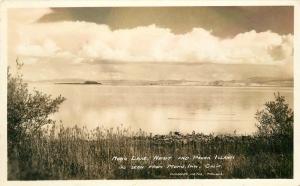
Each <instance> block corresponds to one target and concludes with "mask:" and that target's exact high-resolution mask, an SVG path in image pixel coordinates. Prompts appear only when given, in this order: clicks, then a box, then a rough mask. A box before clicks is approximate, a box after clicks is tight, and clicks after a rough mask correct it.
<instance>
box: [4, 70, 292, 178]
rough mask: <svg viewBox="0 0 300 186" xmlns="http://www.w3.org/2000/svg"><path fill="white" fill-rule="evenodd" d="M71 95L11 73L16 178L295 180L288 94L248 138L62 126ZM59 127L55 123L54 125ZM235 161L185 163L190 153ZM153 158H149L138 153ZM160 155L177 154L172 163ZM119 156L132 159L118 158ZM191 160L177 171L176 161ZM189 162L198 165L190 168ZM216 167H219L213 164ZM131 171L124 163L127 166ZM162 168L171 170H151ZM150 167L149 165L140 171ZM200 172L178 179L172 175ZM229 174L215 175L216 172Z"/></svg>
mask: <svg viewBox="0 0 300 186" xmlns="http://www.w3.org/2000/svg"><path fill="white" fill-rule="evenodd" d="M64 100H65V99H64V98H63V97H61V96H59V97H57V98H51V96H49V95H46V94H43V93H41V92H38V91H34V92H33V93H32V92H29V91H28V88H27V85H26V84H25V83H24V82H23V81H22V76H21V75H20V74H18V75H17V76H16V77H13V76H12V75H11V74H10V73H8V106H7V109H8V150H9V152H8V179H9V180H37V179H145V178H147V179H150V178H152V179H157V178H166V179H167V178H292V176H293V137H292V136H293V135H292V134H293V112H292V110H291V109H289V108H288V105H287V104H286V103H285V99H284V97H283V96H280V95H279V94H276V95H275V101H270V102H267V103H266V104H265V106H266V107H265V109H263V110H261V111H258V112H257V113H256V118H257V120H258V122H259V123H258V124H257V127H258V133H257V134H254V135H248V136H240V135H213V134H211V135H204V134H196V133H192V134H185V135H183V134H180V133H178V132H176V133H170V134H169V135H154V136H153V135H152V134H147V133H145V132H143V131H141V130H140V131H138V132H135V131H129V130H128V129H126V128H119V127H117V128H115V129H113V128H110V129H106V128H101V127H98V128H96V129H94V130H87V129H86V128H85V127H83V128H79V127H77V126H74V127H72V128H64V126H63V125H60V126H57V125H56V124H55V122H54V121H53V120H51V119H49V117H48V116H49V115H50V114H52V113H54V112H56V111H58V106H59V104H61V103H62V102H63V101H64ZM49 124H52V125H49ZM194 155H195V156H202V157H205V156H206V157H215V155H217V156H234V159H229V160H226V161H225V160H224V159H218V158H217V159H211V160H208V159H201V160H197V161H195V160H193V159H191V158H190V159H186V160H179V159H178V158H179V157H186V156H190V157H191V156H194ZM133 156H134V157H144V156H146V157H149V158H148V159H146V160H144V161H135V160H132V159H131V158H132V157H133ZM154 156H161V157H162V156H165V157H166V156H173V157H172V159H170V160H168V161H160V160H154V159H153V157H154ZM114 157H127V158H128V160H126V161H115V160H113V159H114ZM170 164H171V165H184V166H186V167H184V168H181V169H170V168H167V167H168V165H170ZM189 164H194V165H197V166H198V168H187V167H188V165H189ZM208 164H211V165H220V166H219V167H206V166H207V165H208ZM121 165H122V166H125V167H126V168H125V169H123V168H120V166H121ZM149 165H162V166H163V168H159V169H156V168H149ZM132 166H144V167H145V168H144V169H132ZM176 172H177V173H178V172H183V173H193V172H199V173H202V174H203V175H198V176H197V175H192V174H187V175H184V176H178V175H177V176H176V175H175V176H171V173H176ZM211 172H212V173H222V174H221V175H211V174H209V173H211Z"/></svg>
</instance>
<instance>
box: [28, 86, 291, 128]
mask: <svg viewBox="0 0 300 186" xmlns="http://www.w3.org/2000/svg"><path fill="white" fill-rule="evenodd" d="M30 86H31V87H33V86H34V87H36V88H37V89H39V90H42V91H44V92H47V93H50V94H52V95H59V94H61V95H63V96H64V97H66V98H67V100H66V102H64V103H63V104H62V105H61V107H60V110H59V112H58V113H56V114H55V115H54V116H53V117H54V118H55V119H58V120H62V122H63V124H64V125H66V126H73V125H75V124H76V125H79V126H83V125H85V126H87V127H88V128H94V127H96V126H99V125H102V126H104V127H115V126H119V125H121V124H123V126H125V127H130V128H131V129H133V130H135V129H139V128H141V129H143V130H145V131H148V132H153V133H168V132H169V131H170V130H177V131H181V132H192V131H196V132H203V133H211V132H214V133H220V132H222V133H224V132H225V133H232V132H233V131H234V130H236V131H237V132H238V133H244V134H246V133H251V132H254V131H255V130H256V128H255V125H254V124H255V122H256V121H255V119H254V114H255V112H256V110H257V109H260V108H262V107H263V104H264V103H265V102H266V101H268V100H273V98H274V96H273V93H274V92H278V91H279V92H280V93H281V94H282V95H284V96H286V98H287V101H288V103H290V105H291V106H292V103H293V89H292V88H278V87H277V88H228V87H225V88H224V87H167V86H166V87H138V86H95V85H84V86H82V85H52V84H33V85H30Z"/></svg>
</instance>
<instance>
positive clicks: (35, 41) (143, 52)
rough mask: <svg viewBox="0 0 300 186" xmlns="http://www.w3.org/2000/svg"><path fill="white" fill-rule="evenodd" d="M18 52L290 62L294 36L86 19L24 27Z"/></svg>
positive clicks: (80, 58)
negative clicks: (121, 25) (112, 24)
mask: <svg viewBox="0 0 300 186" xmlns="http://www.w3.org/2000/svg"><path fill="white" fill-rule="evenodd" d="M19 34H20V41H19V43H18V44H17V46H16V53H17V54H18V55H22V56H31V57H62V58H70V59H72V61H73V62H74V63H83V62H85V61H91V60H93V59H97V60H105V61H126V62H144V61H147V62H188V63H222V64H233V63H238V64H285V63H289V62H291V60H292V55H293V35H291V34H289V35H279V34H277V33H274V32H271V31H265V32H259V33H258V32H256V31H254V30H252V31H249V32H245V33H240V34H238V35H236V36H235V37H233V38H225V39H224V38H219V37H216V36H214V35H213V34H212V33H211V31H208V30H205V29H203V28H194V29H193V30H192V31H191V32H188V33H185V34H174V33H172V31H171V30H170V29H166V28H159V27H157V26H156V25H149V26H143V27H136V28H132V29H120V30H114V31H113V30H111V29H110V28H109V27H108V26H107V25H99V24H95V23H88V22H72V21H69V22H55V23H34V24H27V25H23V26H22V27H21V28H20V30H19Z"/></svg>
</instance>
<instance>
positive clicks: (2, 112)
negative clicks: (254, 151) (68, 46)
mask: <svg viewBox="0 0 300 186" xmlns="http://www.w3.org/2000/svg"><path fill="white" fill-rule="evenodd" d="M289 5H290V6H294V13H295V14H294V81H295V86H294V112H295V118H294V119H295V120H294V121H295V122H294V123H295V125H294V134H295V140H294V178H293V179H221V180H218V179H197V180H191V179H188V180H181V179H180V180H179V179H172V180H162V179H161V180H83V181H7V140H6V139H7V134H6V131H7V128H6V115H7V111H6V104H7V100H6V95H7V79H6V78H7V75H6V74H7V55H6V54H7V49H6V43H7V37H6V34H7V33H6V24H7V15H6V13H7V11H6V10H7V9H8V8H29V7H31V8H38V7H93V6H98V7H125V6H130V7H145V6H289ZM299 23H300V1H299V0H289V1H284V0H281V1H278V0H277V1H271V0H264V1H262V0H251V1H250V0H249V1H246V0H235V1H229V0H210V1H209V0H202V1H196V0H194V1H193V0H188V1H183V0H173V1H171V0H162V1H158V0H156V1H145V0H135V1H128V0H113V1H104V0H100V1H83V0H77V1H75V0H74V1H71V0H69V1H67V0H66V1H58V0H52V1H5V2H2V4H1V27H0V28H1V39H0V43H1V48H0V50H1V51H0V52H1V54H0V57H1V63H0V75H1V78H0V85H1V88H0V100H1V101H0V121H1V123H0V147H1V150H0V152H1V153H0V185H21V186H31V185H50V184H55V185H92V186H94V185H95V186H96V185H97V186H98V185H144V186H147V185H153V184H156V185H158V184H161V185H172V186H173V185H174V186H175V185H272V186H277V185H295V186H300V160H299V158H300V146H299V145H298V144H299V143H300V136H299V135H300V126H299V122H300V118H299V114H298V113H299V112H300V108H299V105H300V102H299V101H300V99H298V98H297V96H296V95H300V81H299V80H300V77H299V76H300V75H299V74H300V72H299V70H300V64H299V62H300V60H299V59H300V45H299V43H300V42H299V41H300V36H299V34H300V27H299ZM296 113H297V114H296Z"/></svg>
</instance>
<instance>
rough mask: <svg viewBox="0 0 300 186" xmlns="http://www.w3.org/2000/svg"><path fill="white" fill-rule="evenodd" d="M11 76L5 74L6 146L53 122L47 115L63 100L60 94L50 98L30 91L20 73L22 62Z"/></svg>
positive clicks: (12, 145)
mask: <svg viewBox="0 0 300 186" xmlns="http://www.w3.org/2000/svg"><path fill="white" fill-rule="evenodd" d="M17 68H18V71H17V73H16V75H15V76H13V75H12V74H11V73H10V71H9V69H8V74H7V135H8V148H9V149H11V148H13V147H14V145H15V144H18V143H19V142H20V141H21V140H22V138H23V137H25V136H26V135H27V134H28V133H29V132H30V133H32V134H34V133H35V132H36V131H37V130H39V129H40V128H41V127H42V126H44V125H46V124H51V123H54V121H53V120H51V119H49V115H51V114H53V113H55V112H57V111H58V106H59V105H60V104H61V103H62V102H63V101H64V100H65V98H63V97H62V96H58V97H56V98H52V97H51V95H47V94H44V93H42V92H39V91H37V90H34V91H33V92H30V91H29V90H28V86H27V84H26V83H25V82H23V79H22V75H21V68H22V64H20V63H18V60H17Z"/></svg>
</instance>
